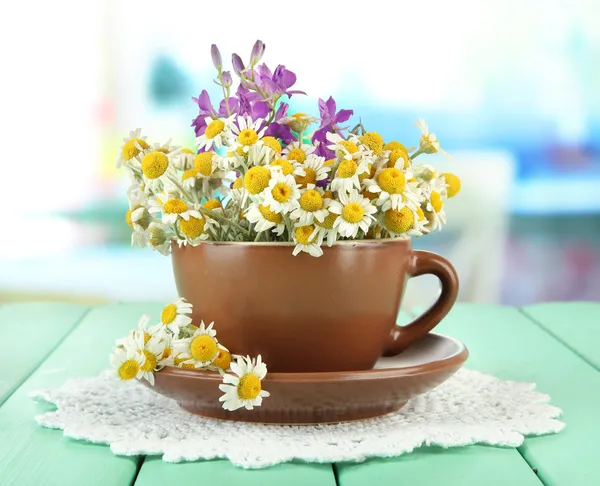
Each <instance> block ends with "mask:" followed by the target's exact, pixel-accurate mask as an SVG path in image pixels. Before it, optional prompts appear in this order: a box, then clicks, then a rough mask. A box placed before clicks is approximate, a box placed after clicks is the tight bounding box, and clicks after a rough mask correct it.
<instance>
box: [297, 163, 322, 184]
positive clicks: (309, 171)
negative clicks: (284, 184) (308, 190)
mask: <svg viewBox="0 0 600 486" xmlns="http://www.w3.org/2000/svg"><path fill="white" fill-rule="evenodd" d="M303 169H304V173H305V174H306V175H303V176H301V175H296V176H294V179H296V183H297V184H300V187H301V188H304V187H306V186H307V185H308V184H314V183H315V182H317V171H316V170H315V169H313V168H311V167H303Z"/></svg>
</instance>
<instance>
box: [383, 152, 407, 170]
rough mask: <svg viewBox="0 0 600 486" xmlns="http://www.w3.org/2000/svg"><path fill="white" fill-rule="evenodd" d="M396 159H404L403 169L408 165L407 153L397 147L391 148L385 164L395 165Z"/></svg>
mask: <svg viewBox="0 0 600 486" xmlns="http://www.w3.org/2000/svg"><path fill="white" fill-rule="evenodd" d="M398 159H402V160H403V161H404V164H403V165H402V167H403V168H404V169H408V168H409V167H410V159H409V158H408V154H407V153H406V152H404V151H402V150H398V149H396V150H392V152H391V153H390V158H389V160H388V163H387V166H388V167H395V166H396V162H397V161H398Z"/></svg>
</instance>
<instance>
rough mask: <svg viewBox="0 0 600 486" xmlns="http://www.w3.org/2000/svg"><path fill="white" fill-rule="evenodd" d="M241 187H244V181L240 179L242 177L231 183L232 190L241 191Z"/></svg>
mask: <svg viewBox="0 0 600 486" xmlns="http://www.w3.org/2000/svg"><path fill="white" fill-rule="evenodd" d="M242 187H244V179H243V178H242V176H240V177H238V178H237V179H236V180H235V181H233V186H232V188H233V189H241V188H242Z"/></svg>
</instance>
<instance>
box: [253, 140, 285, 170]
mask: <svg viewBox="0 0 600 486" xmlns="http://www.w3.org/2000/svg"><path fill="white" fill-rule="evenodd" d="M265 139H266V140H267V142H266V143H265ZM273 140H274V141H275V142H273ZM262 142H263V144H262V145H253V146H252V147H250V150H249V151H248V165H249V166H251V165H269V164H270V163H271V162H272V161H273V160H275V159H277V158H279V157H280V154H281V149H279V151H278V152H275V150H273V147H274V146H275V143H276V144H277V145H279V142H278V141H277V140H275V139H274V138H273V137H263V139H262Z"/></svg>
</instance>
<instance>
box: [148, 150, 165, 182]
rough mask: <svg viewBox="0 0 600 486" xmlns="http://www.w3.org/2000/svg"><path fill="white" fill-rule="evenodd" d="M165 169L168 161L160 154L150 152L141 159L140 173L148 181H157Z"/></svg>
mask: <svg viewBox="0 0 600 486" xmlns="http://www.w3.org/2000/svg"><path fill="white" fill-rule="evenodd" d="M167 167H169V159H168V158H167V156H166V155H165V154H163V153H162V152H158V151H154V152H150V153H148V154H146V155H144V158H143V159H142V172H143V173H144V175H145V176H146V177H147V178H148V179H158V178H159V177H160V176H161V175H163V174H164V173H165V172H166V171H167Z"/></svg>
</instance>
